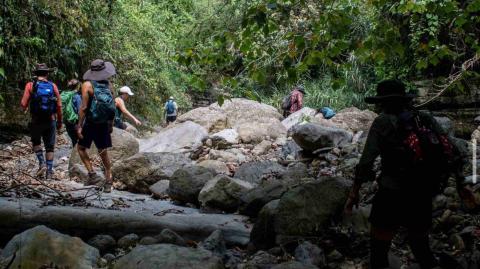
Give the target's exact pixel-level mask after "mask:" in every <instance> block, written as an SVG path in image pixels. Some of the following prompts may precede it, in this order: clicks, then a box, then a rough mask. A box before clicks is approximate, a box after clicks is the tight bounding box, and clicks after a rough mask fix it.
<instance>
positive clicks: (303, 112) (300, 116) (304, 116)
mask: <svg viewBox="0 0 480 269" xmlns="http://www.w3.org/2000/svg"><path fill="white" fill-rule="evenodd" d="M315 114H317V110H316V109H313V108H309V107H304V108H302V109H300V110H298V111H296V112H294V113H292V114H290V115H289V116H288V117H287V118H285V119H284V120H283V121H282V124H283V126H285V129H287V130H289V129H290V128H292V127H293V126H295V125H297V124H299V123H301V122H303V121H307V122H308V121H309V120H312V119H313V117H314V116H315Z"/></svg>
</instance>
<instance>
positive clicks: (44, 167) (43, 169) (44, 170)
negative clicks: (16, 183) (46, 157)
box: [37, 165, 47, 178]
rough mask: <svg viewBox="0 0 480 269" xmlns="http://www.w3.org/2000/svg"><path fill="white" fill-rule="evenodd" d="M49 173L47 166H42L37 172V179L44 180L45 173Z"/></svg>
mask: <svg viewBox="0 0 480 269" xmlns="http://www.w3.org/2000/svg"><path fill="white" fill-rule="evenodd" d="M46 171H47V167H46V166H43V165H42V166H40V167H38V170H37V177H38V178H43V177H45V172H46Z"/></svg>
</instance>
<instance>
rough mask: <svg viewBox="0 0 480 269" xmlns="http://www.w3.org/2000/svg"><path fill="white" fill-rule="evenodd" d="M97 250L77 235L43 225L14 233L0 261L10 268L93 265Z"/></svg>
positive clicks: (83, 268)
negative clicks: (63, 232) (69, 234)
mask: <svg viewBox="0 0 480 269" xmlns="http://www.w3.org/2000/svg"><path fill="white" fill-rule="evenodd" d="M99 258H100V254H99V252H98V250H97V249H96V248H94V247H91V246H89V245H87V244H85V243H84V242H83V241H82V240H81V239H80V238H78V237H71V236H68V235H64V234H61V233H59V232H57V231H54V230H51V229H49V228H47V227H45V226H43V225H41V226H36V227H34V228H31V229H29V230H26V231H24V232H23V233H21V234H17V235H15V236H14V237H13V238H12V239H11V240H10V241H9V242H8V243H7V245H6V246H5V248H4V249H3V250H2V252H1V254H0V264H5V265H7V264H9V263H10V264H9V268H41V267H43V266H44V265H45V264H53V265H55V266H58V267H61V268H67V267H68V268H80V269H87V268H94V267H97V260H98V259H99Z"/></svg>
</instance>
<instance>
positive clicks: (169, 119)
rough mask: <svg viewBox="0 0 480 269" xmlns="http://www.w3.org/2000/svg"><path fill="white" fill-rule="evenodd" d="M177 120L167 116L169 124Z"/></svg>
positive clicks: (174, 117)
mask: <svg viewBox="0 0 480 269" xmlns="http://www.w3.org/2000/svg"><path fill="white" fill-rule="evenodd" d="M176 120H177V116H167V123H170V122H174V121H176Z"/></svg>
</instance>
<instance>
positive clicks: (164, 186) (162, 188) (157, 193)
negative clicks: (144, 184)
mask: <svg viewBox="0 0 480 269" xmlns="http://www.w3.org/2000/svg"><path fill="white" fill-rule="evenodd" d="M169 186H170V181H169V180H160V181H158V182H157V183H155V184H153V185H152V186H150V187H149V188H148V189H149V190H150V192H151V193H152V194H153V197H154V198H157V199H162V198H165V197H167V196H168V187H169Z"/></svg>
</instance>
